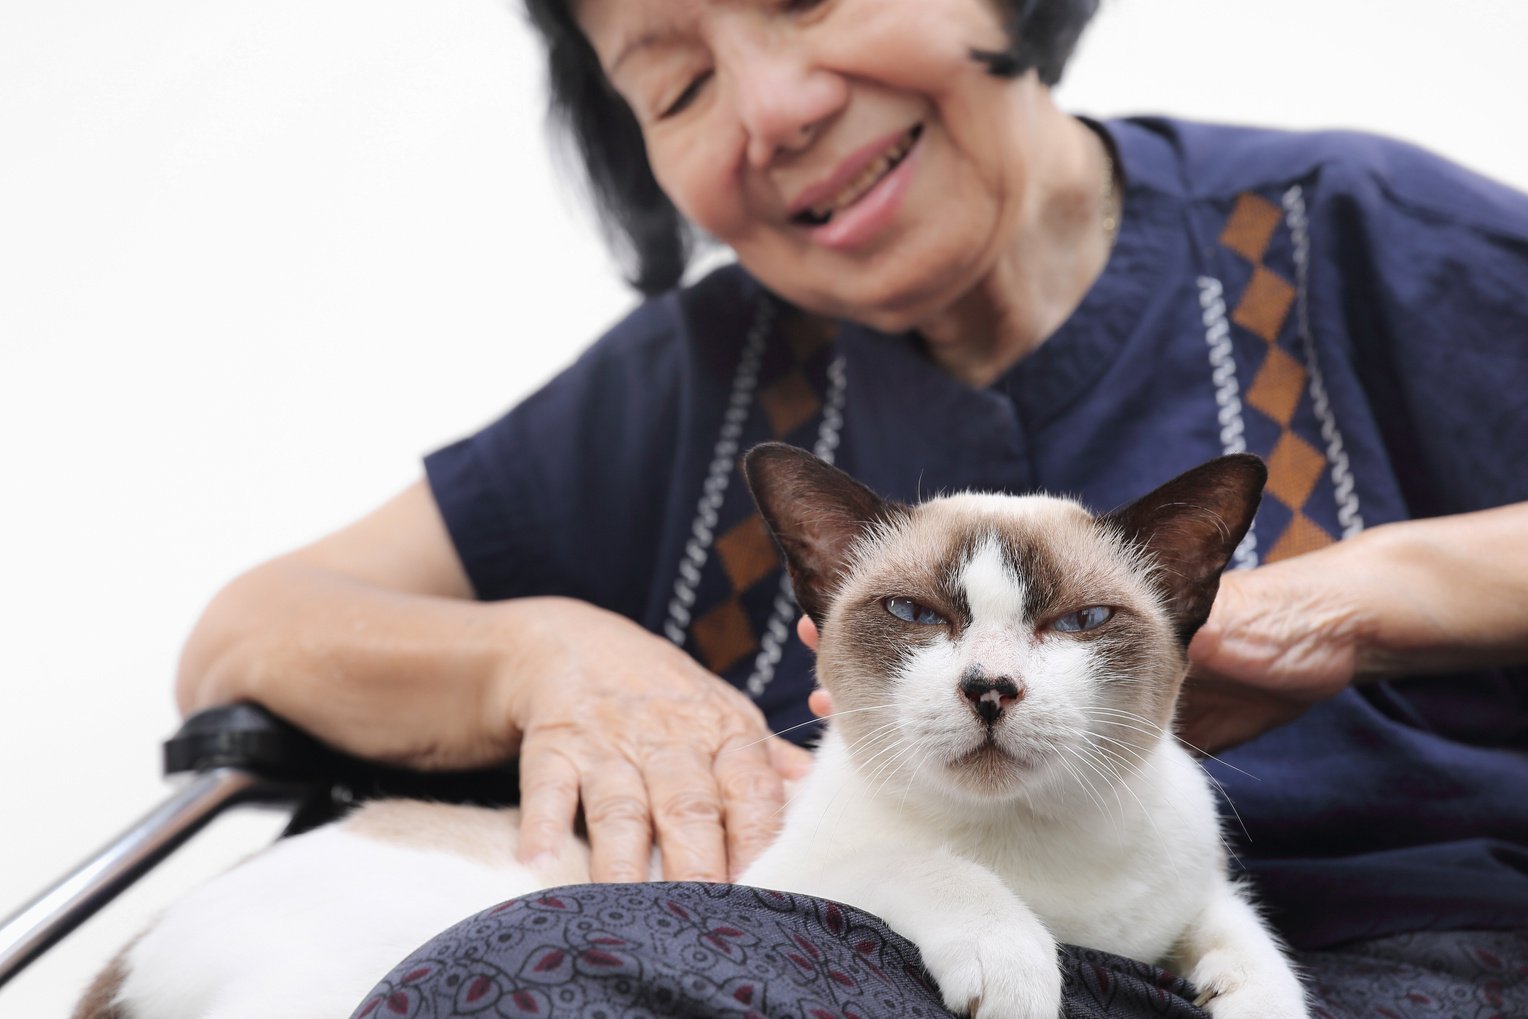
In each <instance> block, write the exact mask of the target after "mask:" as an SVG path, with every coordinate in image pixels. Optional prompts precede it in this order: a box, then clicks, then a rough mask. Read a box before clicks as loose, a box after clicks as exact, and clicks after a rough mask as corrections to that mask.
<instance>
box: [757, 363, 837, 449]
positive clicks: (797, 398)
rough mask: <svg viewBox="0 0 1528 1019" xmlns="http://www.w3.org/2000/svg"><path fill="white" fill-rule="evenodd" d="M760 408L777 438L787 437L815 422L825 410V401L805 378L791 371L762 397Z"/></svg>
mask: <svg viewBox="0 0 1528 1019" xmlns="http://www.w3.org/2000/svg"><path fill="white" fill-rule="evenodd" d="M759 405H760V406H762V407H763V408H764V413H765V414H766V415H768V417H769V426H770V427H771V428H773V429H774V430H775V435H777V436H785V435H789V434H790V433H791V432H794V431H795V430H796V429H798V428H800V427H801V426H802V425H804V424H806V423H807V422H808V421H810V420H812V416H813V415H814V414H816V413H817V411H818V410H819V409H820V408H821V407H822V400H820V399H819V398H818V396H817V392H816V390H814V389H813V388H812V384H811V383H810V382H808V381H807V380H806V376H805V375H803V374H802V373H801V372H800V371H796V370H792V371H790V372H788V373H787V374H786V375H785V377H784V378H782V379H780V380H779V381H777V382H775V383H773V384H771V385H770V386H769V387H768V388H767V389H765V390H764V391H763V392H761V393H760V394H759Z"/></svg>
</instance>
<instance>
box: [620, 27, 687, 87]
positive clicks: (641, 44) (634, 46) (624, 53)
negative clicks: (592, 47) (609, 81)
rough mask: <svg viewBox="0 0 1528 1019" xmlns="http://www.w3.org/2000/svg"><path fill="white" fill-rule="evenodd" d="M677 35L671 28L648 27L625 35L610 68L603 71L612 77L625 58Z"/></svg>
mask: <svg viewBox="0 0 1528 1019" xmlns="http://www.w3.org/2000/svg"><path fill="white" fill-rule="evenodd" d="M678 35H679V33H678V32H677V31H675V30H674V29H673V28H649V29H644V30H643V31H641V32H638V33H637V34H636V35H633V36H629V37H627V38H626V39H624V40H622V42H621V48H620V49H619V50H617V51H616V55H615V59H614V60H612V61H610V69H609V70H608V71H606V72H605V74H606V76H607V77H610V78H614V77H615V72H616V70H617V69H619V68H620V66H621V65H622V64H623V63H625V62H626V61H627V60H629V59H631V58H632V57H634V56H636V55H637V54H638V53H640V52H641V51H642V50H645V49H651V48H652V47H654V46H657V45H658V44H660V43H663V42H667V41H668V40H670V39H673V38H675V37H677V36H678Z"/></svg>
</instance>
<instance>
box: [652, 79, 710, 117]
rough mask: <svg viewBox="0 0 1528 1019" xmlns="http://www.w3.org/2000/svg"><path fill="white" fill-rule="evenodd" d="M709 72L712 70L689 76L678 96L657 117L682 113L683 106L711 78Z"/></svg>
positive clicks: (688, 102)
mask: <svg viewBox="0 0 1528 1019" xmlns="http://www.w3.org/2000/svg"><path fill="white" fill-rule="evenodd" d="M711 73H712V72H710V71H703V72H701V73H700V74H697V75H696V76H695V77H694V78H691V79H690V83H689V84H688V85H686V86H685V87H684V91H683V92H681V93H679V96H678V98H676V99H675V100H674V101H673V102H672V103H669V105H668V107H667V108H666V109H665V110H664V111H663V112H662V113H660V114H658V117H659V119H660V120H663V119H667V118H669V117H672V116H675V115H677V114H680V113H683V112H684V111H685V108H686V107H688V106H689V105H690V104H691V103H693V102H694V101H695V98H696V97H697V96H699V95H700V90H701V88H702V87H704V86H705V84H706V82H708V81H710V80H711Z"/></svg>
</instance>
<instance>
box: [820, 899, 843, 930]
mask: <svg viewBox="0 0 1528 1019" xmlns="http://www.w3.org/2000/svg"><path fill="white" fill-rule="evenodd" d="M823 920H824V921H825V922H826V923H827V925H828V930H830V931H832V932H833V933H834V934H836V935H838V936H839V937H843V936H844V928H845V927H846V926H847V925H846V924H845V923H844V911H843V910H841V909H839V908H838V906H837V905H835V904H833V903H831V902H830V903H828V908H827V909H826V910H825V911H824V913H823Z"/></svg>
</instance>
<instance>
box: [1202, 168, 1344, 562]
mask: <svg viewBox="0 0 1528 1019" xmlns="http://www.w3.org/2000/svg"><path fill="white" fill-rule="evenodd" d="M1283 220H1284V213H1283V211H1282V210H1281V209H1280V208H1279V207H1278V206H1277V205H1275V204H1274V203H1272V202H1270V201H1269V200H1268V199H1266V198H1263V197H1262V196H1261V195H1256V194H1253V193H1251V192H1248V193H1245V194H1242V195H1240V196H1239V197H1238V198H1237V199H1236V204H1235V206H1234V207H1233V208H1232V210H1231V214H1230V216H1229V218H1228V219H1227V221H1226V225H1225V229H1224V230H1222V231H1221V234H1220V243H1221V244H1222V245H1223V246H1225V247H1226V248H1228V249H1230V250H1231V251H1234V252H1235V253H1236V254H1238V255H1240V256H1241V257H1242V258H1244V259H1246V260H1247V261H1248V262H1250V263H1251V266H1252V273H1251V275H1250V277H1249V278H1248V280H1247V284H1246V287H1245V288H1244V289H1243V290H1242V292H1241V294H1240V296H1239V297H1238V298H1237V299H1236V304H1235V308H1234V309H1233V310H1232V312H1231V321H1232V322H1234V323H1235V324H1236V325H1238V326H1240V327H1241V328H1242V329H1244V330H1246V331H1247V332H1248V333H1251V334H1252V335H1253V336H1256V337H1257V338H1258V339H1260V340H1261V341H1262V343H1263V346H1264V347H1265V348H1266V349H1265V350H1264V351H1263V353H1262V355H1261V357H1260V358H1259V359H1258V366H1257V368H1256V370H1255V372H1254V373H1253V376H1252V384H1251V385H1250V386H1248V387H1247V393H1246V402H1247V405H1248V406H1249V407H1251V408H1253V409H1254V410H1256V411H1258V412H1259V413H1261V414H1262V415H1264V416H1265V417H1266V418H1268V419H1269V421H1270V422H1272V423H1273V424H1274V425H1276V426H1277V428H1278V433H1277V438H1276V439H1275V440H1274V442H1273V444H1272V446H1271V448H1269V449H1268V450H1267V451H1266V452H1264V454H1263V455H1264V459H1265V460H1266V461H1267V463H1268V487H1267V494H1268V495H1269V496H1270V497H1271V498H1272V499H1274V500H1277V502H1279V503H1280V504H1282V505H1283V507H1284V508H1285V509H1286V510H1287V511H1288V513H1289V517H1288V522H1287V523H1285V524H1284V528H1283V530H1282V531H1281V532H1280V533H1279V536H1278V537H1277V538H1276V539H1275V540H1274V541H1272V542H1271V543H1269V544H1268V545H1267V546H1266V547H1267V548H1268V552H1267V554H1266V555H1265V556H1264V557H1263V559H1264V561H1265V562H1276V561H1278V560H1280V559H1288V558H1290V557H1291V556H1295V555H1300V554H1302V553H1305V552H1311V551H1314V550H1316V549H1318V548H1322V547H1324V546H1326V545H1330V544H1331V543H1332V541H1333V540H1334V539H1333V537H1332V535H1331V534H1330V533H1329V532H1328V531H1327V530H1326V529H1325V528H1323V527H1322V526H1321V525H1320V524H1318V523H1316V522H1315V521H1314V520H1312V519H1311V518H1310V516H1309V515H1307V513H1306V509H1307V503H1308V502H1309V500H1310V498H1311V494H1312V493H1313V492H1314V491H1315V490H1316V487H1317V484H1318V482H1320V480H1321V477H1322V475H1323V473H1325V471H1326V468H1327V462H1326V456H1325V454H1323V453H1322V452H1321V450H1319V449H1318V448H1316V447H1315V446H1314V445H1312V444H1311V443H1310V442H1309V441H1307V440H1306V439H1304V438H1302V437H1301V436H1300V435H1299V434H1297V433H1296V431H1295V422H1296V416H1297V414H1298V413H1299V412H1300V409H1301V407H1302V406H1303V405H1305V404H1306V403H1308V399H1309V398H1308V390H1309V380H1310V373H1309V372H1308V371H1307V370H1306V367H1305V365H1303V364H1302V363H1301V362H1300V360H1299V359H1298V358H1297V357H1295V356H1294V354H1292V353H1291V352H1290V350H1288V349H1286V348H1285V347H1284V346H1282V345H1281V344H1280V343H1279V340H1280V337H1282V336H1284V335H1285V333H1286V332H1288V331H1290V330H1289V328H1288V327H1289V326H1290V312H1291V310H1292V309H1293V308H1294V306H1295V300H1296V298H1297V296H1298V293H1297V291H1296V289H1295V286H1294V284H1293V283H1291V282H1290V281H1289V280H1288V279H1286V278H1285V277H1284V275H1282V274H1280V272H1279V271H1278V270H1277V269H1275V268H1273V267H1271V266H1269V265H1267V264H1265V259H1266V258H1267V257H1268V251H1269V247H1270V245H1271V243H1272V241H1273V239H1274V235H1275V233H1276V231H1277V230H1278V227H1279V224H1280V223H1282V222H1283ZM1275 516H1276V515H1275ZM1265 519H1267V518H1265ZM1260 537H1261V536H1260ZM1260 544H1261V542H1260Z"/></svg>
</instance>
